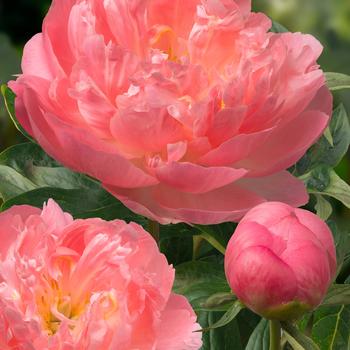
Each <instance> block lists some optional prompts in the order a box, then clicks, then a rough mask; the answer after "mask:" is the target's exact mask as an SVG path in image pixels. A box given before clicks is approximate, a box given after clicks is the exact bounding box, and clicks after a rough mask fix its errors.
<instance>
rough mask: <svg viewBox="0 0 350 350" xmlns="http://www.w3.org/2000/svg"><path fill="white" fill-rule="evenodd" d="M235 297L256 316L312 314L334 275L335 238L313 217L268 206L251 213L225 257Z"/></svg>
mask: <svg viewBox="0 0 350 350" xmlns="http://www.w3.org/2000/svg"><path fill="white" fill-rule="evenodd" d="M225 270H226V276H227V279H228V281H229V284H230V286H231V288H232V290H233V292H234V293H235V294H236V295H237V297H238V298H239V299H240V300H241V301H242V302H243V303H244V304H245V305H246V306H247V307H249V308H250V309H252V310H253V311H254V312H256V313H258V314H260V315H262V316H264V317H266V318H270V319H279V320H286V319H293V318H297V317H299V316H300V315H302V314H303V313H304V312H306V311H309V310H312V309H314V308H315V307H316V306H318V305H319V304H320V303H321V301H322V299H323V298H324V296H325V294H326V292H327V290H328V287H329V285H330V284H331V282H332V280H333V277H334V276H335V272H336V253H335V246H334V241H333V236H332V234H331V231H330V230H329V228H328V227H327V225H326V224H325V223H324V222H323V221H322V220H321V219H320V218H318V217H317V216H316V215H315V214H313V213H310V212H308V211H306V210H303V209H295V208H292V207H290V206H289V205H287V204H284V203H279V202H269V203H263V204H260V205H258V206H257V207H255V208H253V209H252V210H250V211H249V212H248V213H247V214H246V215H245V217H244V218H243V219H242V221H241V222H240V224H239V225H238V227H237V229H236V231H235V234H234V235H233V237H232V238H231V240H230V242H229V244H228V247H227V251H226V256H225Z"/></svg>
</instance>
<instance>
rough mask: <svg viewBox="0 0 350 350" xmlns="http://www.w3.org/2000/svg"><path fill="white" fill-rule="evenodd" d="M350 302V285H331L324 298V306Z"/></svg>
mask: <svg viewBox="0 0 350 350" xmlns="http://www.w3.org/2000/svg"><path fill="white" fill-rule="evenodd" d="M349 304H350V285H349V284H335V285H333V286H331V288H330V289H329V291H328V293H327V295H326V297H325V298H324V300H323V303H322V305H323V306H339V305H349Z"/></svg>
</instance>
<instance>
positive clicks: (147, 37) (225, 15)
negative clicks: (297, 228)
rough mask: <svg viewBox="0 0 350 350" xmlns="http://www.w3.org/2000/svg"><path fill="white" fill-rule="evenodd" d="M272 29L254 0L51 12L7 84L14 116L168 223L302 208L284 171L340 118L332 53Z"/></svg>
mask: <svg viewBox="0 0 350 350" xmlns="http://www.w3.org/2000/svg"><path fill="white" fill-rule="evenodd" d="M270 27H271V21H270V20H269V19H268V18H267V17H266V16H265V15H263V14H261V13H252V12H251V6H250V1H249V0H236V1H233V0H203V1H200V0H109V1H101V0H54V1H53V4H52V6H51V8H50V10H49V13H48V15H47V16H46V18H45V21H44V24H43V31H42V33H40V34H38V35H36V36H34V37H33V38H32V39H31V40H30V41H29V42H28V44H27V45H26V47H25V50H24V55H23V61H22V68H23V74H22V75H21V76H20V77H19V78H18V79H17V81H16V82H12V83H11V84H10V86H11V88H12V89H13V90H14V91H15V93H16V94H17V96H18V97H17V99H16V113H17V117H18V119H19V121H20V122H21V124H22V125H23V127H24V128H25V129H26V130H27V131H28V132H29V133H30V134H31V135H32V136H33V137H34V138H35V139H36V140H37V141H38V142H39V143H40V145H41V146H42V147H43V148H44V149H45V150H46V151H47V152H48V153H49V154H50V155H51V156H53V157H54V158H56V159H58V160H59V161H60V162H62V163H63V164H64V165H66V166H68V167H70V168H72V169H74V170H76V171H79V172H83V173H86V174H88V175H90V176H93V177H95V178H97V179H99V180H100V181H101V182H102V183H103V185H104V186H105V187H106V188H107V189H108V190H109V191H110V192H111V193H113V194H114V195H115V196H116V197H117V198H119V199H120V200H121V201H122V202H123V203H124V204H125V205H126V206H128V207H129V208H131V209H132V210H134V211H135V212H137V213H139V214H142V215H145V216H147V217H149V218H152V219H154V220H157V221H159V222H160V223H164V224H165V223H170V222H173V223H175V222H179V221H184V222H189V223H201V224H214V223H219V222H224V221H232V220H234V221H235V220H238V219H240V218H241V217H242V216H243V215H244V214H245V213H246V212H247V210H249V209H250V208H252V207H254V206H255V205H257V204H259V203H262V202H265V201H268V200H270V201H271V200H275V201H283V202H286V203H288V204H290V205H293V206H299V205H302V204H305V203H306V202H307V194H306V191H305V189H304V186H303V185H302V183H301V182H300V181H298V180H296V179H295V178H294V177H292V176H291V175H290V174H289V173H288V172H287V171H286V170H285V169H287V168H288V167H289V166H291V165H292V164H294V163H295V162H296V161H297V160H298V159H299V158H300V157H301V156H302V155H303V154H304V153H305V151H306V149H307V148H308V147H309V146H310V145H311V144H312V143H313V142H315V140H316V139H317V138H318V137H319V136H320V135H321V134H322V132H323V130H324V129H325V127H326V126H327V123H328V121H329V117H330V115H331V107H332V98H331V95H330V93H329V91H328V89H327V88H326V87H325V80H324V76H323V73H322V71H321V70H320V69H319V67H318V65H317V63H316V60H317V58H318V57H319V55H320V53H321V51H322V46H321V45H320V43H319V42H318V41H317V40H316V39H314V38H313V37H312V36H310V35H302V34H300V33H295V34H292V33H281V34H275V33H271V32H268V30H269V29H270Z"/></svg>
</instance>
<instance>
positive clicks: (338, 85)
mask: <svg viewBox="0 0 350 350" xmlns="http://www.w3.org/2000/svg"><path fill="white" fill-rule="evenodd" d="M325 76H326V81H327V86H328V87H329V89H330V90H332V91H336V90H342V89H350V76H349V75H346V74H342V73H333V72H327V73H325Z"/></svg>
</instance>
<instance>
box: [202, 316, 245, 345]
mask: <svg viewBox="0 0 350 350" xmlns="http://www.w3.org/2000/svg"><path fill="white" fill-rule="evenodd" d="M221 317H222V312H200V313H199V315H198V320H199V323H200V324H201V327H203V328H208V327H210V326H212V325H213V324H215V323H216V322H217V321H218V320H219V319H220V318H221ZM232 349H234V350H243V346H242V344H241V340H240V333H239V328H238V323H237V321H236V320H233V321H231V322H230V323H229V324H227V325H226V326H224V327H221V328H216V329H210V330H209V331H208V332H205V333H203V346H202V348H201V350H232Z"/></svg>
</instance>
